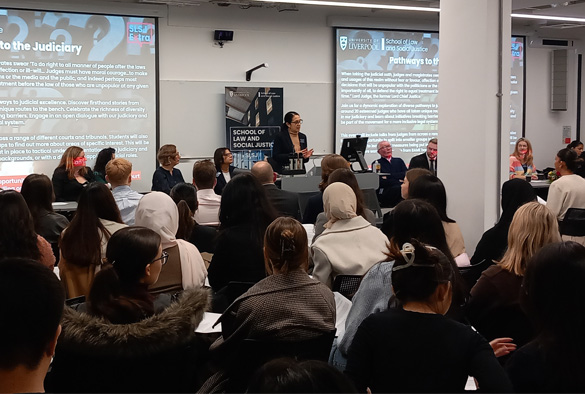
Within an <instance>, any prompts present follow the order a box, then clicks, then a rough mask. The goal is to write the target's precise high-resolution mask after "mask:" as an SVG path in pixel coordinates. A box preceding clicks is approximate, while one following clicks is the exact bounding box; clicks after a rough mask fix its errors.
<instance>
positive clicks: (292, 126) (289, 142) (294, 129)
mask: <svg viewBox="0 0 585 394" xmlns="http://www.w3.org/2000/svg"><path fill="white" fill-rule="evenodd" d="M302 124H303V120H302V119H301V116H300V115H299V114H298V113H297V112H294V111H290V112H287V113H286V115H284V123H283V124H282V126H281V130H280V133H278V134H276V136H275V137H274V145H273V146H272V157H271V160H270V164H271V165H272V167H273V168H274V171H276V172H278V173H282V167H283V166H285V165H287V164H288V162H289V156H290V154H291V153H300V154H302V155H303V159H304V160H303V161H304V162H305V163H306V162H308V161H309V158H310V157H311V155H312V154H313V149H308V148H307V136H306V135H305V134H303V133H301V125H302Z"/></svg>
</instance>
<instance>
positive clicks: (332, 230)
mask: <svg viewBox="0 0 585 394" xmlns="http://www.w3.org/2000/svg"><path fill="white" fill-rule="evenodd" d="M339 173H343V171H339ZM333 175H334V174H332V176H333ZM429 177H431V178H429ZM432 177H433V176H432V175H428V174H427V175H425V176H421V177H420V180H415V181H413V182H412V185H409V187H408V189H409V192H410V191H411V187H410V186H412V187H413V188H414V186H416V184H417V183H419V182H423V181H425V180H427V181H430V180H432V181H433V182H435V183H436V180H434V178H432ZM510 182H512V181H510ZM92 189H95V190H96V193H98V194H96V196H97V195H99V193H101V192H103V191H104V190H105V191H107V188H105V186H103V187H100V186H99V185H95V186H93V185H92V187H91V188H90V187H88V188H87V191H89V190H92ZM230 189H233V190H232V193H231V196H230V193H229V192H228V190H230ZM246 189H249V190H252V191H253V192H250V193H246ZM98 190H99V192H97V191H98ZM262 190H263V189H262V187H261V186H260V185H259V182H258V181H256V180H255V178H254V177H253V176H239V177H236V178H234V180H233V181H232V182H230V183H229V184H228V186H227V187H226V191H225V192H226V193H227V198H226V199H225V200H224V198H222V210H223V207H224V205H223V204H224V201H226V202H225V204H226V206H230V205H234V206H238V204H240V207H243V208H244V209H243V210H248V209H247V208H248V207H250V206H251V205H253V204H249V201H248V200H250V201H251V202H256V203H259V204H257V206H259V207H261V208H262V207H263V208H264V209H261V210H262V211H264V212H265V213H267V214H270V211H271V208H272V207H271V205H270V203H269V202H268V201H267V200H266V198H265V196H263V195H264V194H265V193H263V191H262ZM327 190H329V192H327ZM84 192H85V191H84ZM4 193H7V194H8V195H10V194H14V193H10V192H3V193H1V194H4ZM352 193H353V194H352ZM150 195H152V196H154V197H155V198H156V199H154V198H153V200H152V204H151V205H148V204H147V205H145V210H146V211H147V213H146V214H145V215H146V216H148V215H151V216H157V215H156V211H157V209H160V210H161V211H159V212H164V209H165V208H162V206H163V205H165V204H166V202H167V201H169V200H168V199H166V198H164V197H165V195H163V194H162V193H151V194H150ZM146 197H148V196H146ZM146 197H144V198H143V200H145V199H146ZM161 197H162V198H161ZM224 197H226V196H224ZM323 197H324V209H325V216H326V218H327V224H326V227H327V229H326V230H325V231H324V233H323V235H322V236H320V237H319V238H317V240H316V241H315V245H313V246H314V247H315V246H316V247H318V249H316V248H313V251H314V252H315V251H316V250H319V252H317V253H313V254H312V255H313V256H315V255H321V254H324V257H325V259H320V258H316V259H315V258H313V262H314V264H315V271H316V272H314V273H315V276H316V277H318V278H319V279H320V280H322V281H323V282H324V283H330V281H331V279H332V278H333V277H334V276H335V275H337V274H340V273H344V272H346V271H345V270H344V269H343V267H344V264H343V259H344V258H345V257H346V256H345V254H344V253H340V254H339V255H334V253H338V250H337V249H338V248H339V249H342V248H344V247H345V248H346V251H347V254H349V253H351V251H352V250H353V249H355V248H356V244H357V243H359V242H357V241H355V240H354V241H353V242H354V244H352V241H351V239H352V238H355V239H359V238H360V237H359V235H360V234H362V233H363V234H366V232H367V234H368V238H373V239H375V237H376V236H377V235H376V236H375V235H374V234H377V233H374V232H372V229H373V230H376V231H379V230H377V229H375V228H374V227H372V226H371V225H369V224H368V225H365V224H364V223H363V222H362V224H364V225H363V226H361V224H360V225H358V226H353V224H356V222H359V221H365V220H364V219H363V218H360V217H358V215H357V212H356V211H357V197H356V195H355V192H353V191H352V189H351V187H349V186H347V185H345V184H340V183H338V182H332V183H331V188H329V187H327V188H326V189H325V192H324V193H323ZM149 199H150V197H149ZM254 199H260V201H258V200H254ZM91 200H92V199H91V198H88V201H91ZM105 200H107V194H103V195H102V196H101V197H99V198H97V199H95V201H100V202H103V201H105ZM236 200H237V203H234V201H236ZM81 201H82V200H81V199H80V205H82V204H81ZM145 201H146V200H145ZM171 201H172V200H171ZM227 201H231V203H230V202H227ZM413 201H415V200H413ZM141 203H142V200H141ZM110 205H111V204H110ZM170 206H171V205H169V207H170ZM173 206H174V205H173ZM175 209H176V207H175ZM433 209H434V208H433ZM171 210H172V209H171ZM398 212H399V211H398V208H397V210H396V212H395V213H394V215H393V220H392V226H391V228H392V229H393V231H397V229H400V228H403V227H407V224H406V223H409V222H408V221H404V222H402V223H397V222H396V215H397V214H398ZM545 212H546V211H545ZM437 213H438V212H437ZM232 214H233V215H232ZM238 215H240V216H242V215H243V216H245V214H242V213H241V212H239V213H234V212H229V215H228V217H226V218H225V220H224V221H222V226H223V225H224V222H225V223H226V228H229V227H230V224H234V223H238V225H239V226H244V225H245V224H243V222H238V220H240V219H241V218H239V219H234V217H235V216H238ZM81 216H83V215H80V217H81ZM137 216H138V214H137ZM230 216H231V217H232V218H231V219H233V220H234V221H233V222H232V221H231V219H230ZM272 216H273V217H274V216H275V214H274V212H272ZM531 216H532V217H538V218H540V219H543V220H540V221H538V222H539V223H548V222H547V221H546V220H544V219H546V218H545V217H543V216H542V215H541V216H538V215H535V214H532V215H531ZM439 218H440V215H439ZM440 219H442V218H440ZM74 220H75V219H74ZM246 220H247V221H250V220H249V219H246ZM246 220H244V222H245V221H246ZM270 222H271V220H270V219H268V220H267V223H270ZM552 222H553V223H556V222H555V221H554V220H552ZM438 223H441V224H440V227H443V232H444V224H443V220H440V221H438ZM72 224H73V223H72ZM238 225H236V226H235V227H238ZM260 225H262V224H260ZM347 225H349V228H348V227H346V226H347ZM153 227H155V230H157V229H158V228H159V227H160V223H156V222H155V223H154V225H153ZM163 227H164V225H163ZM266 227H267V225H266ZM354 227H357V228H354ZM525 227H528V228H532V227H531V226H525ZM511 228H512V227H511ZM547 228H548V230H549V233H548V234H549V236H550V234H555V233H556V234H557V235H558V229H556V228H554V227H553V225H548V227H547ZM248 229H249V230H250V231H249V232H253V230H254V226H253V225H252V226H249V227H248ZM240 230H241V227H240ZM345 230H349V231H353V232H354V233H353V235H354V237H349V238H347V239H346V241H345V242H341V243H339V245H338V246H337V247H332V248H330V249H331V253H327V247H326V246H327V243H328V242H327V240H328V239H329V240H334V241H335V240H337V241H338V240H339V239H340V238H338V236H339V235H341V236H346V235H347V234H343V233H345ZM172 232H173V231H172V230H171V233H172ZM434 232H435V233H440V230H439V227H438V226H435V231H434ZM175 233H176V232H175ZM65 234H67V232H65ZM169 234H170V233H169ZM389 234H390V235H391V239H392V237H394V236H395V235H393V234H392V233H389ZM232 235H235V237H234V238H233V239H232V240H234V241H237V239H236V238H238V239H239V238H242V237H243V236H242V233H240V234H239V235H238V232H237V231H236V232H232ZM382 235H383V234H382ZM159 236H160V235H159ZM248 236H249V235H248ZM263 236H264V232H262V233H261V234H260V235H259V238H260V243H259V246H260V247H259V248H256V247H255V244H254V243H253V242H254V240H253V239H252V238H253V237H254V235H252V237H249V239H252V241H251V242H248V243H245V244H244V245H242V246H243V248H241V249H237V250H234V251H232V252H233V257H234V259H233V261H232V262H231V264H232V266H231V267H230V268H233V267H234V266H235V267H236V268H237V263H238V258H239V256H241V255H242V253H245V249H246V248H249V249H256V250H258V249H259V250H260V251H261V250H262V246H264V247H265V246H266V245H265V244H264V245H262V238H263ZM516 236H519V235H518V234H514V236H513V237H512V238H514V237H516ZM305 238H306V235H305ZM548 239H552V238H547V240H548ZM256 241H257V240H256ZM330 242H332V241H330ZM386 242H387V238H384V239H383V242H381V244H380V246H378V247H379V250H380V252H383V251H385V250H386V247H385V244H386ZM509 242H510V241H509ZM321 244H325V247H323V246H320V245H321ZM429 244H431V245H432V243H429ZM163 245H164V240H163ZM224 245H225V247H222V248H221V250H222V251H223V250H224V249H229V248H230V245H231V246H233V244H232V243H226V244H224ZM374 245H375V243H373V244H372V245H371V248H372V249H373V250H374V251H375V250H376V246H374ZM510 245H511V242H510ZM280 246H281V251H282V250H283V249H282V246H283V245H282V243H281V244H280ZM530 247H533V248H535V249H538V248H539V246H538V245H537V246H533V245H530ZM510 248H511V246H510ZM526 248H529V247H528V246H526ZM443 249H446V248H443ZM323 250H325V252H324V253H322V251H323ZM218 251H219V248H218ZM238 252H239V253H238ZM449 252H450V250H449ZM444 253H445V252H444ZM180 255H181V254H180V253H179V256H180ZM216 255H217V251H216V254H214V258H215V257H216ZM106 257H107V256H106ZM161 257H162V255H161ZM332 257H333V258H332ZM364 257H365V255H364ZM529 257H531V256H529ZM240 258H241V257H240ZM357 258H358V259H359V258H361V256H360V255H358V257H357ZM383 258H384V257H383V256H382V258H380V256H378V257H376V258H373V259H372V260H373V261H372V262H371V263H368V262H364V263H363V264H362V265H363V266H365V268H364V267H363V266H362V267H358V269H359V271H358V272H357V274H359V275H363V274H364V273H365V272H367V270H368V268H370V267H371V266H372V265H374V264H376V262H378V261H380V260H381V259H383ZM168 259H169V260H170V258H168ZM355 259H356V257H355V256H354V257H353V258H349V259H348V260H349V261H350V262H351V261H352V260H355ZM218 261H222V260H221V259H219V260H215V262H218ZM261 261H262V263H264V256H262V258H261ZM224 262H225V261H224ZM321 262H324V264H325V265H324V266H323V265H320V264H321ZM338 262H340V263H341V264H339V265H338V266H337V267H336V266H335V264H337V263H338ZM213 264H214V260H212V264H211V266H210V282H211V276H212V275H211V271H212V268H213V266H214V265H213ZM524 264H526V262H525V261H524ZM114 266H115V264H114ZM228 266H229V264H228ZM329 266H330V267H329ZM180 267H181V268H182V267H183V265H182V263H181V264H180ZM189 267H191V268H192V265H189V266H188V267H187V269H189ZM216 267H221V263H220V264H217V265H216ZM323 267H325V269H326V270H329V271H330V274H329V275H320V274H319V272H320V270H321V269H322V268H323ZM164 271H165V270H163V271H162V272H163V273H164ZM228 271H231V270H228ZM220 272H221V271H220ZM454 272H455V273H456V271H455V270H454ZM349 273H351V272H349ZM161 275H162V274H161ZM455 275H456V274H455ZM264 276H265V272H264V270H263V271H262V274H261V275H260V274H259V277H260V279H261V278H264ZM234 277H235V279H236V280H238V279H240V280H241V279H242V278H241V277H240V276H239V275H235V276H234ZM260 279H258V280H260ZM159 280H160V279H159ZM254 281H255V280H252V282H254ZM453 281H454V282H457V280H455V279H454V280H453ZM194 287H197V286H194ZM212 287H213V283H212ZM453 287H454V288H457V287H458V286H456V285H453ZM216 289H217V288H216ZM454 299H455V300H458V301H457V302H456V303H454V305H456V307H455V308H454V309H462V306H463V305H464V299H465V291H463V292H461V293H459V294H457V293H455V294H454ZM497 343H501V342H497ZM497 343H496V344H497ZM507 346H508V345H506V343H505V342H504V348H507Z"/></svg>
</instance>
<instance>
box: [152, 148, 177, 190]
mask: <svg viewBox="0 0 585 394" xmlns="http://www.w3.org/2000/svg"><path fill="white" fill-rule="evenodd" d="M156 158H157V159H158V163H159V164H160V166H159V167H158V168H157V169H156V171H154V174H153V175H152V188H151V190H152V191H158V192H163V193H166V194H169V193H170V192H171V189H172V188H173V186H175V185H176V184H177V183H182V182H185V180H184V179H183V174H181V170H179V169H178V168H175V166H176V165H177V164H179V161H180V160H181V155H180V154H179V151H178V150H177V147H176V146H175V145H172V144H167V145H163V146H161V147H160V149H159V150H158V154H157V155H156Z"/></svg>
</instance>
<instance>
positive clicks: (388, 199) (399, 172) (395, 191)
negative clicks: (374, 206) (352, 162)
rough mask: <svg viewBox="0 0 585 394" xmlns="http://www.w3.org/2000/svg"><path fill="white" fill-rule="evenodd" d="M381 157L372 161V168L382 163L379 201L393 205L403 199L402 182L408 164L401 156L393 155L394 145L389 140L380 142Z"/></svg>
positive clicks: (387, 205)
mask: <svg viewBox="0 0 585 394" xmlns="http://www.w3.org/2000/svg"><path fill="white" fill-rule="evenodd" d="M378 153H379V154H380V158H379V159H378V160H376V161H374V162H373V163H372V169H374V168H376V163H379V164H380V172H381V173H383V174H384V175H380V186H379V187H378V190H376V194H377V196H378V201H380V205H381V206H382V207H393V206H395V205H396V204H398V203H399V202H400V200H402V197H401V196H400V186H401V182H402V181H404V175H405V174H406V164H404V161H403V160H402V159H401V158H399V157H392V145H391V144H390V142H388V141H380V142H378Z"/></svg>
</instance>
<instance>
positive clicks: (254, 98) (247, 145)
mask: <svg viewBox="0 0 585 394" xmlns="http://www.w3.org/2000/svg"><path fill="white" fill-rule="evenodd" d="M283 117H284V114H283V88H266V87H264V88H258V87H226V88H225V130H226V142H227V143H226V145H227V147H228V148H229V149H230V151H232V153H233V155H234V163H233V165H234V166H236V167H238V168H246V169H250V168H252V165H253V164H254V163H255V162H257V161H261V160H264V158H265V157H267V156H270V152H271V150H272V141H273V140H274V135H275V134H276V133H278V132H279V131H280V126H281V124H282V122H283Z"/></svg>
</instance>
